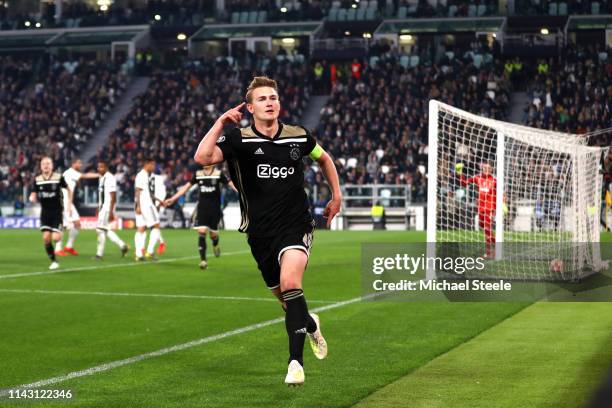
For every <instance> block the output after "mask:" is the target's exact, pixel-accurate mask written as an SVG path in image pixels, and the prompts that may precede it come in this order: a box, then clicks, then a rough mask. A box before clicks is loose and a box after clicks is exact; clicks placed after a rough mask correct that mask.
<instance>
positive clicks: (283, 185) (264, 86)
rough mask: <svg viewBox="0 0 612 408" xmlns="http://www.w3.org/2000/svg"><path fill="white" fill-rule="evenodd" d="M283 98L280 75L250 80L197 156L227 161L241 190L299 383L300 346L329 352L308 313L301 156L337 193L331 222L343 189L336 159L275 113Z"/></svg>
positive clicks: (307, 226)
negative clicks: (246, 119) (244, 123)
mask: <svg viewBox="0 0 612 408" xmlns="http://www.w3.org/2000/svg"><path fill="white" fill-rule="evenodd" d="M245 105H246V108H247V109H248V111H249V112H250V113H251V114H252V115H253V124H252V125H251V126H248V127H245V128H233V129H232V130H230V131H228V132H226V133H224V131H223V127H224V125H230V124H236V123H239V122H240V120H241V119H242V113H241V112H240V110H241V109H242V108H243V107H244V106H245ZM279 112H280V101H279V98H278V90H277V86H276V82H275V81H273V80H271V79H269V78H266V77H256V78H254V79H253V81H252V82H251V84H250V85H249V88H248V90H247V94H246V103H242V104H240V105H238V106H236V107H235V108H233V109H230V110H229V111H227V112H225V113H224V114H223V115H221V117H220V118H219V119H217V121H216V122H215V124H214V125H213V127H212V128H211V129H210V130H209V131H208V133H207V134H206V136H204V138H203V139H202V141H201V142H200V144H199V146H198V150H197V152H196V154H195V157H194V159H195V160H196V161H197V162H198V163H200V164H202V165H213V164H216V163H220V162H222V161H224V160H226V161H227V162H228V166H229V170H230V175H231V178H232V180H233V181H234V183H235V185H236V188H237V189H238V192H239V194H240V208H241V212H242V222H241V225H240V231H241V232H245V233H246V234H247V236H248V243H249V246H250V247H251V252H252V254H253V257H254V258H255V261H256V262H257V266H258V267H259V270H260V271H261V274H262V276H263V279H264V281H265V282H266V285H267V286H268V288H269V289H270V290H271V291H272V293H273V294H274V295H275V296H277V297H278V298H279V300H280V301H281V302H282V304H283V308H284V309H285V312H286V313H285V327H286V329H287V335H288V337H289V367H288V370H287V376H286V377H285V383H287V384H294V385H295V384H302V383H303V382H304V369H303V365H304V364H303V360H302V353H303V349H304V340H305V338H306V335H308V337H309V340H310V345H311V346H312V349H313V351H314V353H315V356H316V357H317V358H319V359H322V358H325V356H326V355H327V344H326V342H325V340H324V339H323V336H322V335H321V331H320V325H319V318H318V316H316V315H314V314H310V313H308V307H307V305H306V299H305V298H304V293H303V290H302V277H303V275H304V271H305V269H306V265H307V263H308V256H309V255H310V246H311V244H312V238H313V236H312V233H313V228H314V222H313V219H312V215H311V214H310V210H309V206H308V199H307V196H306V192H305V191H304V168H303V163H302V157H303V156H310V158H312V159H313V160H316V161H317V162H318V164H319V167H320V168H321V170H322V172H323V174H324V175H325V178H326V179H327V182H328V184H329V185H330V188H331V191H332V194H333V198H332V199H331V201H330V202H329V203H328V204H327V206H326V207H325V212H324V215H325V216H326V218H327V223H328V226H329V224H330V222H331V220H332V218H333V217H334V216H335V215H336V214H337V213H338V211H340V205H341V202H342V196H341V192H340V184H339V182H338V173H337V172H336V168H335V166H334V163H333V161H332V159H331V158H330V157H329V155H328V154H327V153H325V151H323V149H322V148H321V147H320V146H319V145H318V144H317V143H316V141H315V139H314V138H313V137H312V136H311V135H310V133H309V132H308V131H307V130H306V129H305V128H303V127H301V126H290V125H286V124H283V123H281V122H280V121H279V120H278V116H279Z"/></svg>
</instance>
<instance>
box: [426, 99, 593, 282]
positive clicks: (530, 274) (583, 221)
mask: <svg viewBox="0 0 612 408" xmlns="http://www.w3.org/2000/svg"><path fill="white" fill-rule="evenodd" d="M428 150H429V151H428V154H429V163H428V203H427V242H428V243H429V245H428V257H432V256H433V257H441V256H449V255H452V256H454V257H457V256H463V257H468V256H470V257H483V258H485V260H486V261H485V265H486V267H485V268H484V269H483V270H476V271H474V270H472V271H470V272H468V273H466V275H465V277H467V278H470V277H479V278H483V277H484V278H507V279H521V280H547V281H549V280H556V281H559V280H560V281H574V280H579V279H581V278H584V277H586V276H588V275H589V274H592V273H594V272H597V271H598V270H600V269H602V268H603V267H604V265H605V264H604V263H603V262H602V261H601V255H600V252H599V251H600V248H599V211H600V206H601V183H602V179H601V175H600V174H599V163H600V159H601V154H602V150H603V149H601V148H596V147H589V146H587V144H586V139H585V138H584V137H580V136H578V135H570V134H563V133H556V132H551V131H546V130H540V129H533V128H529V127H526V126H520V125H515V124H511V123H505V122H502V121H497V120H493V119H489V118H484V117H480V116H477V115H473V114H470V113H468V112H465V111H462V110H460V109H457V108H454V107H452V106H449V105H446V104H443V103H441V102H438V101H434V100H432V101H430V103H429V149H428ZM428 268H430V269H428V271H427V276H428V278H433V277H440V276H441V275H442V276H448V275H453V272H452V271H443V270H435V267H430V266H428Z"/></svg>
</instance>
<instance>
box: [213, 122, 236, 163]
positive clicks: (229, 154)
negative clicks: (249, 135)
mask: <svg viewBox="0 0 612 408" xmlns="http://www.w3.org/2000/svg"><path fill="white" fill-rule="evenodd" d="M238 137H240V129H238V128H234V129H232V130H230V131H229V132H225V133H223V135H221V137H219V139H218V140H217V146H219V149H221V151H222V152H223V159H225V160H228V159H231V158H233V157H235V156H236V143H237V140H238Z"/></svg>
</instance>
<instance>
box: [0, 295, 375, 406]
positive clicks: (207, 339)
mask: <svg viewBox="0 0 612 408" xmlns="http://www.w3.org/2000/svg"><path fill="white" fill-rule="evenodd" d="M376 295H378V294H374V295H368V296H364V297H356V298H353V299H349V300H344V301H342V302H336V303H332V304H331V305H326V306H321V307H317V308H315V309H312V310H311V311H312V312H323V311H325V310H331V309H336V308H339V307H343V306H346V305H350V304H352V303H356V302H359V301H361V300H363V299H366V298H369V297H373V296H376ZM284 321H285V318H284V317H279V318H276V319H272V320H266V321H263V322H260V323H255V324H252V325H249V326H244V327H241V328H239V329H235V330H230V331H226V332H223V333H219V334H215V335H213V336H208V337H202V338H200V339H197V340H193V341H190V342H187V343H182V344H177V345H175V346H171V347H166V348H163V349H161V350H157V351H152V352H150V353H144V354H139V355H137V356H134V357H130V358H126V359H123V360H116V361H111V362H110V363H105V364H100V365H97V366H95V367H90V368H86V369H84V370H80V371H73V372H71V373H68V374H64V375H60V376H58V377H52V378H47V379H45V380H40V381H36V382H33V383H29V384H22V385H17V386H14V387H11V388H6V389H3V390H0V398H1V397H5V396H7V395H8V394H9V393H10V392H11V390H13V391H14V390H23V389H30V388H40V387H46V386H48V385H51V384H57V383H60V382H64V381H67V380H71V379H73V378H80V377H87V376H90V375H93V374H97V373H101V372H104V371H109V370H112V369H114V368H117V367H122V366H125V365H129V364H134V363H138V362H140V361H143V360H148V359H150V358H153V357H159V356H163V355H166V354H170V353H175V352H177V351H182V350H187V349H190V348H193V347H197V346H200V345H202V344H207V343H212V342H215V341H218V340H222V339H225V338H228V337H232V336H236V335H238V334H243V333H247V332H251V331H254V330H257V329H261V328H264V327H268V326H271V325H273V324H276V323H280V322H284Z"/></svg>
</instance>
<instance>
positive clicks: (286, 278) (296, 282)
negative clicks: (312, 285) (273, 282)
mask: <svg viewBox="0 0 612 408" xmlns="http://www.w3.org/2000/svg"><path fill="white" fill-rule="evenodd" d="M291 289H302V279H300V277H299V276H298V275H297V274H296V273H286V274H283V275H281V279H280V290H281V292H284V291H286V290H291Z"/></svg>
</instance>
